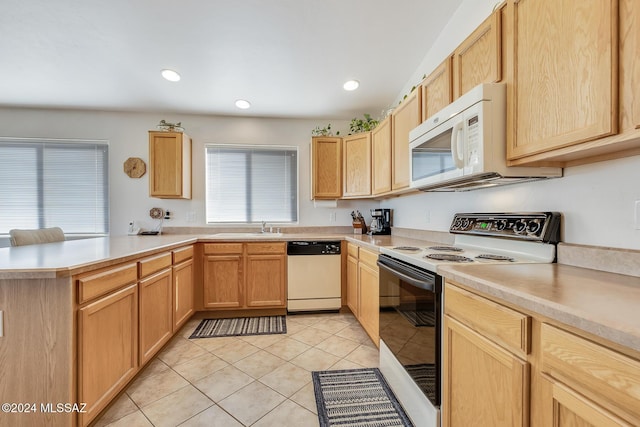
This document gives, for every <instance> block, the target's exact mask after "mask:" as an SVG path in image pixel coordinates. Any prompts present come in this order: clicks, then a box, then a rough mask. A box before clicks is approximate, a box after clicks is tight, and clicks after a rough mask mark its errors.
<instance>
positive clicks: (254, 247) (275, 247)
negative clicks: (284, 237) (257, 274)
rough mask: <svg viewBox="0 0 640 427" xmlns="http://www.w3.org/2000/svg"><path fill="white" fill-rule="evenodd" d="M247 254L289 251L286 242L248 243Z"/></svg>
mask: <svg viewBox="0 0 640 427" xmlns="http://www.w3.org/2000/svg"><path fill="white" fill-rule="evenodd" d="M246 245H247V254H284V253H286V252H287V244H286V242H259V243H247V244H246Z"/></svg>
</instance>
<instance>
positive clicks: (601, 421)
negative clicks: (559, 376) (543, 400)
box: [545, 379, 631, 427]
mask: <svg viewBox="0 0 640 427" xmlns="http://www.w3.org/2000/svg"><path fill="white" fill-rule="evenodd" d="M545 381H547V380H546V379H545ZM550 382H551V386H550V387H551V399H552V400H551V402H548V404H549V405H551V408H549V409H550V410H549V411H548V412H549V413H550V414H551V416H552V419H551V421H550V424H548V425H550V426H552V427H621V426H625V427H631V424H629V423H627V422H625V421H624V420H622V419H620V418H618V417H617V416H615V415H613V414H612V413H610V412H609V411H607V410H605V409H603V408H602V407H600V406H598V405H597V404H595V403H594V402H592V401H590V400H589V399H587V398H585V397H584V396H582V395H580V394H579V393H576V392H575V391H573V390H571V389H570V388H569V387H566V386H565V385H563V384H562V383H559V382H555V381H553V380H550Z"/></svg>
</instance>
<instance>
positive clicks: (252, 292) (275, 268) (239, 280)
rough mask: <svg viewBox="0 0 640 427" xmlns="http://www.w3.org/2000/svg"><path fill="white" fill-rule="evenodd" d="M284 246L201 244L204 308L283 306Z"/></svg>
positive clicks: (284, 280)
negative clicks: (202, 248) (202, 247)
mask: <svg viewBox="0 0 640 427" xmlns="http://www.w3.org/2000/svg"><path fill="white" fill-rule="evenodd" d="M286 258H287V254H286V243H285V242H260V243H207V244H205V245H204V280H203V281H204V283H203V286H204V289H203V295H204V307H205V308H284V307H286V279H287V275H286V268H287V264H286Z"/></svg>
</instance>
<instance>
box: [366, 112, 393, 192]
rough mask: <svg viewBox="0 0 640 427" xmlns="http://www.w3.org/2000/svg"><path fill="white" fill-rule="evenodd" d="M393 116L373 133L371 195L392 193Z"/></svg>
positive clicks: (382, 122) (381, 123) (379, 125)
mask: <svg viewBox="0 0 640 427" xmlns="http://www.w3.org/2000/svg"><path fill="white" fill-rule="evenodd" d="M391 138H392V133H391V116H389V117H387V118H386V119H384V120H383V121H381V122H380V124H378V126H376V128H375V129H374V130H372V131H371V155H372V159H371V164H372V165H373V170H372V175H373V176H372V178H371V187H372V188H371V194H373V195H377V194H382V193H387V192H389V191H391Z"/></svg>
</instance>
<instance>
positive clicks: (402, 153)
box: [391, 87, 422, 190]
mask: <svg viewBox="0 0 640 427" xmlns="http://www.w3.org/2000/svg"><path fill="white" fill-rule="evenodd" d="M421 109H422V88H421V87H417V88H416V89H415V90H414V91H413V92H411V93H410V94H409V96H407V98H406V99H405V100H404V101H402V104H400V105H399V106H398V107H397V108H396V109H395V110H394V111H393V113H392V115H391V117H392V119H391V120H392V122H393V124H392V129H393V156H392V161H393V163H392V169H391V174H392V181H391V188H392V189H393V190H400V189H403V188H407V187H409V132H410V131H411V130H413V128H415V127H416V126H418V125H419V124H420V123H421V120H422V113H421Z"/></svg>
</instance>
